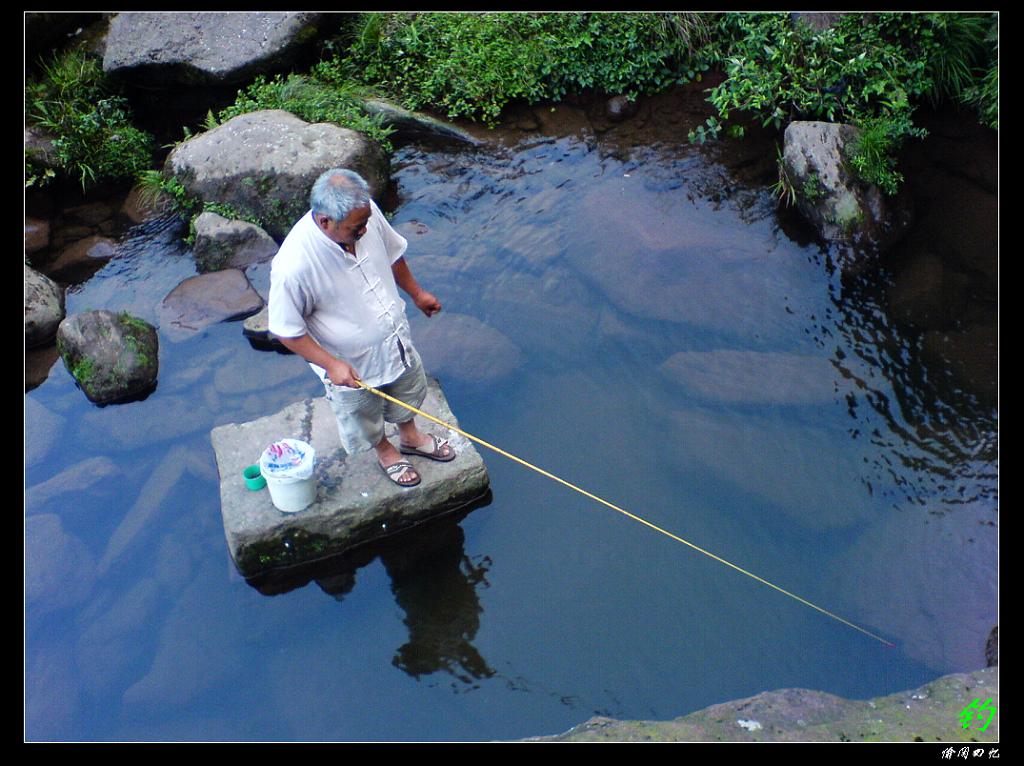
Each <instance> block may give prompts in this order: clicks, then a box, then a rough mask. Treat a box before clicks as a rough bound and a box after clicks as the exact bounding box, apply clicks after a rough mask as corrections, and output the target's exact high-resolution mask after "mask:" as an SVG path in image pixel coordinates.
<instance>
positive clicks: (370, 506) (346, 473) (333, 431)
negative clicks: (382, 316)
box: [210, 379, 489, 577]
mask: <svg viewBox="0 0 1024 766" xmlns="http://www.w3.org/2000/svg"><path fill="white" fill-rule="evenodd" d="M420 409H422V410H423V411H424V412H427V413H430V414H431V415H434V416H435V417H437V418H439V419H440V420H442V421H444V422H446V423H451V424H453V425H457V424H458V421H456V420H455V417H454V416H453V415H452V413H451V410H450V409H449V408H448V402H447V400H446V399H445V397H444V394H443V393H442V391H441V387H440V386H439V385H438V383H437V381H436V380H433V379H428V391H427V398H426V400H425V401H424V403H423V405H422V407H421V408H420ZM416 419H417V424H418V426H420V427H421V428H422V429H423V430H425V431H427V432H432V433H436V434H438V435H440V436H444V437H445V438H449V439H450V441H451V444H452V446H453V447H454V449H455V450H456V452H457V453H458V456H457V457H456V458H455V460H453V461H451V462H450V463H438V462H434V461H430V460H426V459H423V458H416V457H414V458H411V460H412V462H413V463H414V465H416V467H417V469H418V470H419V471H420V475H421V476H422V477H423V480H422V482H421V483H420V484H419V485H418V486H417V487H414V488H411V489H407V488H401V487H398V486H396V485H395V484H393V483H392V482H391V480H390V479H389V478H388V477H386V476H385V475H384V472H383V471H381V469H380V467H379V465H378V463H377V456H376V453H375V452H374V451H373V450H368V451H365V452H359V453H357V454H354V455H348V454H346V452H345V451H344V449H343V448H342V447H341V444H340V440H339V437H338V424H337V421H336V420H335V417H334V413H333V412H332V410H331V407H330V405H329V404H328V402H327V401H326V400H325V399H323V398H318V399H306V400H304V401H300V402H296V403H295V404H292V405H290V406H288V407H286V408H285V409H284V410H282V411H281V412H279V413H277V414H276V415H270V416H267V417H264V418H260V419H259V420H255V421H252V422H249V423H240V424H238V423H231V424H228V425H224V426H220V427H218V428H215V429H213V431H211V433H210V439H211V441H212V443H213V449H214V453H215V454H216V458H217V468H218V471H219V472H220V477H221V484H220V499H221V515H222V517H223V521H224V533H225V536H226V537H227V542H228V548H229V550H230V553H231V556H232V558H233V559H234V562H235V565H236V566H237V567H238V570H239V571H240V572H241V573H242V574H243V575H245V576H246V577H251V576H254V575H256V574H259V573H261V572H268V571H271V570H273V569H278V568H282V567H287V566H292V565H296V564H301V563H305V562H309V561H313V560H316V559H319V558H323V557H324V556H327V555H330V554H333V553H340V552H342V551H345V550H349V549H351V548H354V547H356V546H358V545H361V544H364V543H368V542H370V541H373V540H376V539H379V538H381V537H384V536H387V535H391V534H394V533H396V532H399V531H401V530H403V529H407V528H409V527H411V526H414V525H415V524H417V523H420V522H422V521H426V520H428V519H431V518H434V517H436V516H439V515H441V514H443V513H447V512H450V511H454V510H456V509H458V508H462V507H465V506H466V505H468V504H470V503H472V502H473V501H474V500H477V499H479V498H480V497H482V496H483V495H484V494H486V491H487V487H488V483H489V479H488V476H487V469H486V467H485V466H484V462H483V460H482V459H481V457H480V455H479V453H478V452H477V451H476V450H475V449H474V448H473V445H472V443H471V442H470V441H469V440H467V439H466V438H465V437H463V436H460V435H459V434H456V433H454V432H447V433H446V429H443V428H442V427H441V426H439V425H437V424H435V423H433V422H431V421H429V420H424V419H422V418H421V417H420V416H418V415H417V416H416ZM386 433H387V435H388V437H389V438H391V439H392V442H393V443H397V440H396V434H397V430H396V428H395V426H393V425H390V424H389V425H388V427H387V430H386ZM282 438H295V439H300V440H302V441H304V442H306V443H308V444H312V445H313V448H314V450H316V470H315V474H314V475H315V476H316V479H317V483H318V487H317V496H316V500H315V501H314V503H313V505H311V506H309V507H308V508H306V509H305V510H304V511H299V512H298V513H283V512H281V511H279V510H277V508H275V507H274V505H273V503H272V502H271V499H270V490H269V488H265V489H263V490H259V491H255V492H254V491H250V490H248V489H247V488H246V486H245V481H244V479H243V477H242V471H243V470H244V469H245V468H246V466H249V465H253V464H255V463H258V462H259V459H260V455H261V454H262V453H263V450H264V449H265V448H266V447H267V446H268V445H270V444H272V443H273V442H275V441H278V440H280V439H282Z"/></svg>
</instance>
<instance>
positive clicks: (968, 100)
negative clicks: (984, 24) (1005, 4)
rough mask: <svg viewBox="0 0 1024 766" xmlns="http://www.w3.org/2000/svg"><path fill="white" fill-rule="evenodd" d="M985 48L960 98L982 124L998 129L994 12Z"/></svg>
mask: <svg viewBox="0 0 1024 766" xmlns="http://www.w3.org/2000/svg"><path fill="white" fill-rule="evenodd" d="M985 49H986V55H985V57H984V59H983V61H982V62H981V64H980V66H979V67H978V69H977V70H975V79H974V82H973V83H972V84H971V85H969V86H968V87H967V88H965V89H964V91H963V92H962V93H961V100H962V101H963V102H964V103H965V104H967V105H969V106H971V107H972V108H974V109H976V110H977V112H978V116H979V117H980V118H981V121H982V123H983V124H985V125H987V126H988V127H990V128H992V129H993V130H999V20H998V17H997V16H995V14H993V15H992V16H991V17H990V19H989V27H988V31H987V32H986V33H985Z"/></svg>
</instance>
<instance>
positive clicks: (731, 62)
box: [691, 13, 998, 194]
mask: <svg viewBox="0 0 1024 766" xmlns="http://www.w3.org/2000/svg"><path fill="white" fill-rule="evenodd" d="M719 18H720V20H719V23H718V27H717V30H716V38H717V40H716V42H715V44H714V46H713V49H714V50H715V51H716V55H717V61H718V62H719V64H720V65H721V67H722V69H723V71H724V73H725V75H726V78H725V80H724V81H722V82H721V83H720V84H719V85H718V86H716V87H715V88H712V89H711V90H710V91H709V96H708V101H709V103H710V104H711V105H712V106H713V107H715V109H716V115H715V116H714V119H713V121H712V120H709V121H708V123H707V124H708V126H709V127H708V128H706V129H704V128H698V129H697V130H695V131H692V132H691V140H692V141H696V142H702V141H704V140H707V138H709V137H717V136H718V135H719V133H720V132H721V131H722V130H723V126H724V124H725V123H727V122H728V121H729V119H730V117H732V116H734V115H743V116H745V117H747V118H753V119H754V120H756V121H758V122H760V123H761V125H762V126H764V127H772V128H775V129H777V130H779V129H782V128H783V127H784V126H785V125H786V124H787V123H788V122H790V121H792V120H827V121H830V122H848V123H853V124H856V125H860V126H862V128H863V129H864V130H865V134H864V135H863V138H862V143H861V146H860V148H859V149H857V150H856V151H855V152H854V153H853V163H854V168H855V169H856V171H857V173H858V174H859V175H860V177H862V178H863V179H865V180H868V179H871V182H873V183H878V184H879V186H881V187H882V188H883V189H884V190H885V191H886V192H887V193H889V194H892V193H895V190H896V187H897V186H898V184H899V182H900V181H901V179H902V176H900V174H899V173H898V172H897V171H896V170H895V159H894V158H895V155H896V153H897V152H898V150H899V147H900V145H901V143H902V141H903V140H904V139H905V138H907V137H908V136H914V135H920V132H918V131H916V129H914V127H913V123H912V117H913V113H914V110H915V109H916V107H917V105H918V104H919V103H921V101H922V100H929V101H932V102H939V101H957V100H963V99H965V98H970V99H973V101H972V103H974V104H975V105H976V106H977V107H978V108H979V111H983V112H984V114H986V115H987V118H988V119H989V120H990V124H993V123H994V124H997V122H996V121H997V119H998V117H997V114H998V112H997V110H996V111H995V114H996V116H995V117H992V115H993V110H992V108H991V104H992V103H993V100H992V99H991V98H990V96H991V93H992V91H991V90H989V88H990V87H991V86H990V85H989V84H988V81H984V82H982V83H981V84H979V82H981V80H982V77H981V74H980V72H981V70H979V69H978V65H979V62H982V61H983V59H984V57H983V55H982V54H983V53H984V41H985V40H986V39H993V32H992V28H993V25H994V21H993V17H992V16H991V15H985V14H948V13H866V14H865V13H849V14H846V15H844V16H843V17H842V18H841V19H840V20H839V21H838V22H837V23H836V24H835V25H834V26H832V27H831V28H829V29H825V30H821V31H815V30H814V29H812V28H811V27H810V26H809V25H807V24H804V23H794V22H793V21H792V20H791V18H790V15H789V14H788V13H728V14H722V15H721V16H720V17H719ZM986 35H988V37H986ZM990 45H991V42H990ZM991 60H992V57H991V56H990V59H989V62H990V63H991ZM989 71H991V70H989ZM986 76H987V75H986ZM997 78H998V75H993V80H992V82H993V83H994V84H995V86H996V87H997V84H998V79H997Z"/></svg>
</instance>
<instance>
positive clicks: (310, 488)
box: [264, 475, 316, 513]
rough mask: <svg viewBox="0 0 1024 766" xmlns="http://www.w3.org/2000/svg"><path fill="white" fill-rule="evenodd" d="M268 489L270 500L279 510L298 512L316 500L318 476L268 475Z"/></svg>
mask: <svg viewBox="0 0 1024 766" xmlns="http://www.w3.org/2000/svg"><path fill="white" fill-rule="evenodd" d="M264 478H265V479H266V480H267V489H269V490H270V502H272V503H273V504H274V507H275V508H277V510H279V511H284V512H285V513H297V512H299V511H302V510H305V509H306V508H308V507H309V506H310V505H312V504H313V501H314V500H316V477H315V476H310V477H309V478H308V479H294V478H291V477H288V476H284V477H281V478H277V477H274V476H266V475H264Z"/></svg>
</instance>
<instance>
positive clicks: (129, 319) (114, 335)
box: [57, 309, 159, 404]
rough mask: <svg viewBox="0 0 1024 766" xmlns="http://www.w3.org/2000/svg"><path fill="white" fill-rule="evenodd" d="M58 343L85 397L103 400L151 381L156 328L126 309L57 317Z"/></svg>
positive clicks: (143, 388)
mask: <svg viewBox="0 0 1024 766" xmlns="http://www.w3.org/2000/svg"><path fill="white" fill-rule="evenodd" d="M57 348H58V349H59V350H60V354H61V358H62V359H63V360H64V366H65V367H67V369H68V372H70V373H71V375H72V377H74V379H75V380H76V381H77V383H78V385H79V386H80V387H81V389H82V391H83V392H84V393H85V395H86V396H87V397H88V398H89V401H91V402H94V403H96V404H107V403H110V402H116V401H118V400H121V399H125V398H128V397H131V396H135V395H138V394H141V393H144V392H145V391H147V390H148V389H150V388H152V386H153V385H154V384H155V383H156V376H157V372H158V368H159V359H158V357H159V343H158V340H157V335H156V328H154V327H153V326H152V325H151V324H149V323H148V322H144V321H143V320H141V319H137V318H135V317H133V316H131V315H129V314H127V313H125V312H121V313H120V314H115V313H114V312H113V311H107V310H106V309H101V310H99V311H86V312H84V313H82V314H73V315H71V316H69V317H67V318H66V319H65V320H64V321H63V322H61V323H60V327H59V328H58V330H57Z"/></svg>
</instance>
